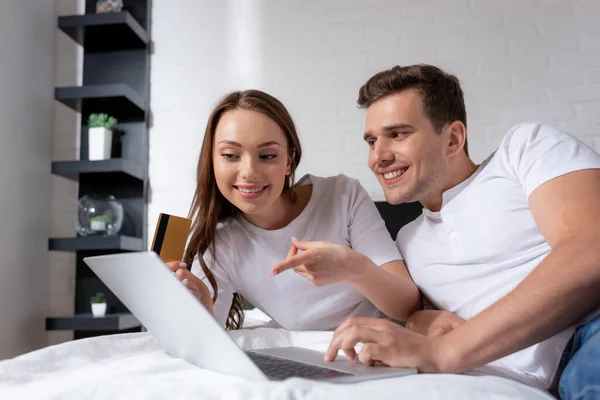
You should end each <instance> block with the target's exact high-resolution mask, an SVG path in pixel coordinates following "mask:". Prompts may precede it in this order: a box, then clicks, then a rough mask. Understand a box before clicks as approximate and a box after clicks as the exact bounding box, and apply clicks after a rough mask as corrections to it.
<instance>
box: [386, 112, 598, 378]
mask: <svg viewBox="0 0 600 400" xmlns="http://www.w3.org/2000/svg"><path fill="white" fill-rule="evenodd" d="M590 168H600V156H599V155H598V154H597V153H595V152H594V151H593V150H591V149H590V148H589V147H587V146H586V145H585V144H583V143H582V142H580V141H579V140H577V139H576V138H574V137H573V136H571V135H569V134H567V133H564V132H560V131H558V130H556V129H553V128H551V127H549V126H546V125H539V124H531V123H525V124H520V125H517V126H515V127H513V128H512V129H511V130H510V131H509V132H508V134H507V135H506V136H505V137H504V139H503V140H502V142H501V144H500V146H499V148H498V150H497V151H496V152H495V153H494V154H492V155H491V156H490V157H489V158H488V159H487V160H485V161H484V162H483V163H482V164H481V165H480V166H479V168H478V169H477V171H476V172H475V173H474V174H473V175H472V176H471V177H469V178H468V179H467V180H466V181H464V182H462V183H460V184H459V185H457V186H456V187H454V188H452V189H450V190H448V191H446V192H444V194H443V203H442V208H441V210H440V211H439V212H432V211H430V210H427V209H424V210H423V214H422V215H421V216H419V217H418V218H417V219H416V220H415V221H413V222H411V223H410V224H408V225H406V226H405V227H403V228H402V229H401V230H400V232H399V234H398V236H397V238H396V241H397V245H398V248H399V249H400V252H401V253H402V255H403V257H404V260H405V263H406V265H407V267H408V269H409V271H410V273H411V276H412V278H413V279H414V281H415V283H416V284H417V286H418V287H419V288H420V289H421V291H422V292H423V293H424V294H425V295H426V296H427V297H428V298H429V299H430V300H431V301H432V303H433V304H434V305H435V306H437V307H438V308H439V309H444V310H448V311H451V312H453V313H455V314H456V315H458V316H459V317H461V318H463V319H465V320H467V319H469V318H472V317H473V316H475V315H477V314H478V313H479V312H481V311H482V310H484V309H485V308H487V307H489V306H490V305H491V304H493V303H494V302H496V301H497V300H499V299H500V298H501V297H503V296H505V295H506V294H507V293H509V292H510V291H511V290H512V289H514V288H515V287H516V286H517V285H518V284H519V283H520V282H521V281H523V279H525V277H526V276H527V275H528V274H529V273H530V272H531V271H532V270H533V269H534V268H535V267H536V266H538V264H539V263H540V262H541V261H542V260H543V259H544V258H545V257H546V256H547V255H548V254H549V253H550V246H549V245H548V243H546V240H545V239H544V237H543V236H542V234H541V233H540V231H539V229H538V227H537V225H536V223H535V221H534V219H533V215H532V212H531V210H530V208H529V203H528V198H529V195H531V193H532V192H533V191H534V190H535V189H536V188H537V187H539V186H540V185H542V184H543V183H545V182H547V181H549V180H551V179H553V178H555V177H558V176H561V175H564V174H567V173H569V172H573V171H577V170H583V169H590ZM565 268H568V265H565ZM573 331H574V329H567V330H565V331H564V332H562V333H560V334H558V335H556V336H554V337H551V338H550V339H548V340H545V341H543V342H541V343H539V344H536V345H534V346H531V347H529V348H526V349H524V350H522V351H519V352H517V353H514V354H512V355H509V356H507V357H504V358H503V359H500V360H498V361H496V362H494V363H492V364H489V365H488V366H487V367H489V368H487V372H498V373H500V374H503V375H505V376H508V377H511V378H513V379H517V380H520V381H522V382H524V383H527V384H529V385H532V386H537V387H541V388H548V387H550V385H551V383H552V380H553V378H554V375H555V372H556V369H557V367H558V363H559V361H560V357H561V354H562V352H563V350H564V348H565V346H566V344H567V342H568V340H569V338H570V337H571V335H572V333H573Z"/></svg>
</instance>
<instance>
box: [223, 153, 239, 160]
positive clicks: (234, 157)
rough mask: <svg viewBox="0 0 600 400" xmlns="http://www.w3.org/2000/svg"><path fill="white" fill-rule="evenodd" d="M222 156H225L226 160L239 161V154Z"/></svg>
mask: <svg viewBox="0 0 600 400" xmlns="http://www.w3.org/2000/svg"><path fill="white" fill-rule="evenodd" d="M221 156H223V158H225V159H226V160H230V161H233V160H237V159H238V158H239V156H238V155H237V154H221Z"/></svg>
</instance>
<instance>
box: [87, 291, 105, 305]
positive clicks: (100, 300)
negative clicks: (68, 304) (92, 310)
mask: <svg viewBox="0 0 600 400" xmlns="http://www.w3.org/2000/svg"><path fill="white" fill-rule="evenodd" d="M104 300H105V298H104V293H102V292H97V293H96V295H95V296H92V297H91V298H90V302H91V303H92V304H97V303H104Z"/></svg>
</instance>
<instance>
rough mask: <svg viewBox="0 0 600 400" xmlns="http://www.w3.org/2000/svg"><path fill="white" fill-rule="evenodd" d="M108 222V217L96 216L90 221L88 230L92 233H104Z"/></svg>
mask: <svg viewBox="0 0 600 400" xmlns="http://www.w3.org/2000/svg"><path fill="white" fill-rule="evenodd" d="M109 222H110V217H109V216H108V215H96V216H93V217H92V218H91V219H90V229H91V230H92V231H97V232H104V231H106V226H107V225H108V223H109Z"/></svg>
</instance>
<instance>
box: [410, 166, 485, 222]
mask: <svg viewBox="0 0 600 400" xmlns="http://www.w3.org/2000/svg"><path fill="white" fill-rule="evenodd" d="M455 161H456V164H455V165H451V166H449V168H448V175H447V176H446V178H445V179H444V182H443V185H442V186H441V188H439V189H435V190H434V192H432V193H430V194H429V195H428V196H426V198H424V199H422V200H421V204H422V205H423V207H425V208H426V209H428V210H430V211H434V212H437V211H440V210H441V209H442V204H443V200H444V193H445V192H446V191H447V190H450V189H452V188H453V187H455V186H456V185H459V184H461V183H462V182H464V181H465V180H467V179H469V177H470V176H471V175H473V174H474V173H475V171H477V168H478V167H479V166H478V165H476V164H475V163H474V162H473V161H471V159H470V158H468V157H467V156H464V157H460V159H457V160H455Z"/></svg>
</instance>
